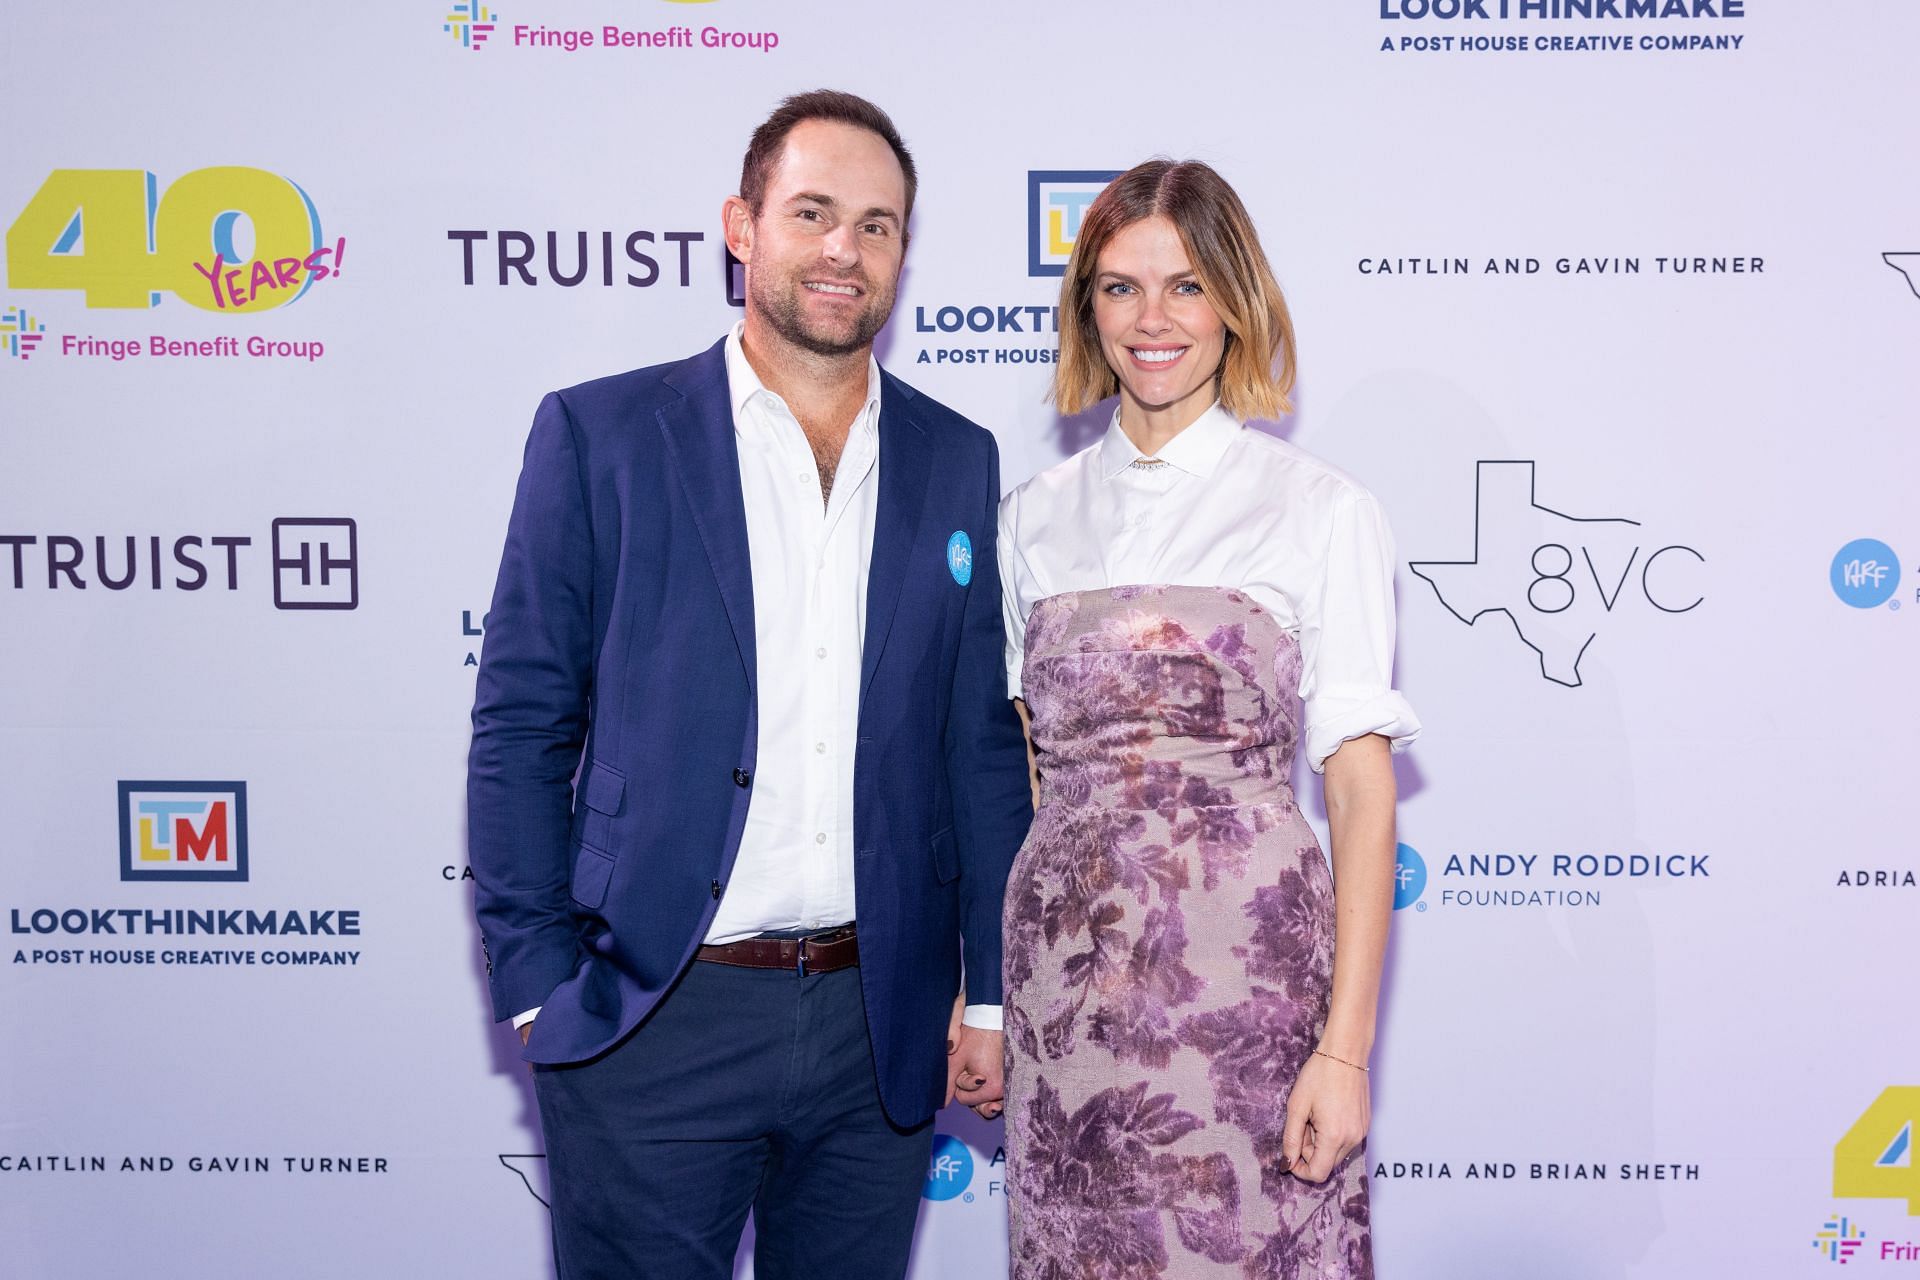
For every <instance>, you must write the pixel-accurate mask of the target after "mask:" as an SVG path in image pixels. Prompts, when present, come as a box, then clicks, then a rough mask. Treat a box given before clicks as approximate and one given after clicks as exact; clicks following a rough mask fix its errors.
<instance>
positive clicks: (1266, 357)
mask: <svg viewBox="0 0 1920 1280" xmlns="http://www.w3.org/2000/svg"><path fill="white" fill-rule="evenodd" d="M1154 217H1160V218H1165V219H1167V220H1168V221H1169V222H1171V223H1173V225H1174V227H1175V229H1177V230H1178V231H1179V233H1180V243H1181V244H1183V245H1184V246H1186V250H1187V258H1188V260H1189V261H1190V262H1192V263H1193V270H1194V274H1195V275H1196V276H1198V277H1199V280H1200V288H1201V289H1202V290H1203V291H1204V292H1205V294H1206V298H1207V301H1209V302H1211V303H1212V304H1213V309H1214V310H1215V311H1217V312H1218V313H1219V314H1220V319H1221V320H1222V321H1224V322H1225V324H1226V327H1227V337H1226V350H1225V351H1224V353H1223V354H1222V356H1221V360H1220V368H1219V370H1218V371H1217V372H1216V373H1215V375H1214V379H1215V382H1216V384H1217V390H1218V395H1219V398H1220V404H1221V406H1222V407H1223V408H1225V409H1226V411H1227V412H1228V413H1230V414H1232V415H1233V416H1234V417H1235V418H1238V419H1240V420H1241V421H1245V420H1246V419H1248V418H1277V417H1279V416H1280V415H1281V414H1283V413H1286V412H1288V411H1289V410H1290V409H1291V408H1292V407H1293V406H1292V404H1291V402H1290V401H1289V400H1288V399H1287V393H1288V392H1290V391H1292V390H1293V372H1294V349H1293V320H1292V318H1291V317H1289V316H1288V315H1287V300H1286V298H1285V297H1283V296H1282V295H1281V293H1280V283H1279V281H1277V280H1275V279H1274V278H1273V268H1272V267H1271V266H1269V265H1267V255H1266V253H1265V252H1264V251H1262V250H1261V248H1260V235H1259V233H1258V232H1257V231H1255V230H1254V229H1253V219H1252V218H1249V217H1248V216H1247V208H1246V206H1245V205H1243V204H1241V203H1240V197H1239V196H1237V195H1235V194H1234V190H1233V188H1232V187H1230V186H1228V185H1227V180H1226V179H1225V178H1222V177H1221V176H1220V175H1219V174H1218V173H1215V172H1214V171H1213V169H1212V168H1210V167H1209V166H1207V165H1205V164H1203V163H1201V162H1200V161H1198V160H1180V161H1174V160H1149V161H1147V162H1146V163H1145V164H1139V165H1135V166H1134V167H1133V168H1131V169H1129V170H1127V171H1126V172H1125V173H1123V174H1121V175H1120V176H1119V177H1117V178H1115V179H1114V180H1113V181H1112V182H1110V183H1108V184H1107V186H1106V189H1105V190H1103V191H1101V193H1100V194H1099V195H1098V196H1096V197H1095V198H1094V201H1093V204H1092V205H1090V206H1089V207H1088V209H1087V212H1086V214H1085V215H1084V216H1083V217H1082V219H1081V221H1080V234H1079V236H1078V237H1077V238H1076V239H1075V240H1074V242H1073V256H1072V257H1071V258H1070V259H1069V260H1068V262H1067V273H1066V276H1065V278H1064V279H1063V280H1062V281H1061V284H1060V360H1059V363H1058V364H1057V365H1056V366H1055V367H1054V375H1053V401H1054V404H1055V405H1056V406H1057V407H1058V408H1059V410H1060V412H1061V413H1064V414H1075V413H1084V412H1085V411H1086V410H1088V409H1091V408H1092V407H1093V406H1094V405H1096V404H1098V403H1100V401H1102V400H1104V399H1106V398H1107V397H1108V396H1110V395H1114V394H1115V393H1117V392H1118V391H1119V390H1120V380H1119V379H1118V378H1117V377H1116V376H1115V375H1114V372H1113V370H1112V368H1111V367H1109V366H1108V364H1107V358H1106V356H1105V354H1104V353H1103V352H1102V351H1101V349H1100V334H1099V331H1098V330H1097V329H1096V328H1095V327H1094V322H1093V301H1094V286H1095V282H1096V277H1097V275H1098V269H1099V264H1100V252H1101V250H1102V249H1104V248H1105V247H1106V245H1107V242H1108V241H1110V240H1112V239H1113V237H1114V236H1115V235H1116V234H1118V233H1119V232H1120V231H1122V230H1124V229H1125V228H1127V227H1130V226H1132V225H1133V224H1134V223H1136V222H1139V221H1141V220H1142V219H1145V218H1154Z"/></svg>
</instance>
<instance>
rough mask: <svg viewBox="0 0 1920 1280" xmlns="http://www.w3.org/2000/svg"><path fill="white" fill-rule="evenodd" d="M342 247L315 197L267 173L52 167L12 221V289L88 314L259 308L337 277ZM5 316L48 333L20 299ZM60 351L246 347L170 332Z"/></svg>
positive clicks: (66, 343) (256, 352) (274, 344)
mask: <svg viewBox="0 0 1920 1280" xmlns="http://www.w3.org/2000/svg"><path fill="white" fill-rule="evenodd" d="M346 253H347V241H346V237H344V236H340V237H336V238H333V239H331V240H329V239H328V238H327V237H326V234H325V232H324V231H323V230H322V228H321V225H320V211H319V208H318V207H317V206H316V205H315V204H314V202H313V199H312V197H311V196H309V195H308V194H307V193H306V192H305V191H304V190H302V189H301V187H300V185H299V184H298V183H296V182H294V181H292V180H291V179H288V178H285V177H282V176H281V175H279V174H277V173H269V172H267V171H266V170H264V169H252V168H246V167H243V166H237V165H223V166H218V167H214V168H208V169H195V170H193V171H192V172H190V173H184V174H182V175H180V177H178V178H176V179H175V180H174V181H173V182H172V183H171V184H169V185H168V186H166V187H165V188H164V189H163V188H162V187H161V185H160V182H159V180H158V179H157V178H156V177H155V176H154V175H153V174H151V173H149V172H147V171H146V170H143V169H55V170H54V171H53V172H51V173H50V174H48V175H47V177H46V179H45V181H43V182H42V183H41V184H40V187H39V189H38V190H37V191H35V192H34V193H33V196H32V198H30V199H29V200H28V201H27V204H26V207H25V208H23V209H22V210H21V211H20V213H19V215H18V216H17V217H15V218H14V220H13V223H12V225H11V226H9V227H8V228H7V244H6V263H7V286H8V288H9V289H14V290H56V291H67V292H77V293H79V294H80V295H81V297H82V298H83V300H84V302H85V305H86V307H87V308H88V309H89V310H96V309H99V310H125V311H145V310H148V309H150V308H152V307H154V306H156V305H158V304H159V303H160V302H161V300H162V299H163V298H164V296H165V295H167V294H172V295H174V296H175V297H177V298H179V299H181V300H182V301H184V302H186V303H189V304H190V305H192V306H194V307H197V308H199V309H201V310H203V311H213V312H219V313H223V314H230V315H256V314H258V313H261V312H265V311H272V310H274V309H276V308H279V307H284V306H286V305H287V304H288V303H291V302H294V301H297V300H298V299H300V298H302V297H304V296H306V294H307V292H308V290H310V289H312V288H313V286H314V285H316V284H318V283H320V282H321V281H323V280H329V279H334V278H337V277H338V276H339V275H340V268H341V264H342V262H343V260H344V259H345V257H346ZM8 314H9V316H15V317H17V322H16V323H14V324H12V325H11V328H10V332H12V333H18V334H20V335H21V336H22V337H26V336H29V335H31V337H32V338H33V340H35V341H37V340H38V338H39V336H40V334H41V333H42V332H43V331H44V329H45V325H44V324H41V323H40V322H39V321H38V320H37V319H36V318H32V317H29V316H28V313H27V311H26V309H25V308H24V307H22V306H19V305H18V304H17V303H15V304H12V305H11V309H10V310H9V312H8ZM280 348H287V349H286V350H281V349H280ZM296 348H299V349H296ZM54 349H55V350H57V351H58V352H59V354H62V355H83V356H109V357H111V358H112V359H114V360H122V359H126V358H128V357H129V356H138V355H142V354H146V355H151V356H191V357H218V356H237V355H240V354H241V352H242V347H241V344H240V343H239V342H237V341H236V340H235V339H233V338H230V337H219V338H212V339H204V338H189V339H185V340H181V339H176V338H171V337H168V336H167V335H164V334H151V335H145V336H144V340H143V339H142V338H128V337H125V336H114V337H95V336H93V335H91V334H73V333H68V334H63V335H60V338H59V341H58V343H56V344H55V347H54ZM320 350H321V346H320V344H319V343H318V342H284V341H279V340H271V341H270V340H266V339H261V338H255V339H250V340H248V342H247V343H246V346H245V353H246V354H248V355H252V356H289V355H292V356H300V355H304V356H306V357H307V358H308V359H315V358H318V356H319V354H320ZM22 354H23V355H24V353H22Z"/></svg>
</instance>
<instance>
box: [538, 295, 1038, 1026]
mask: <svg viewBox="0 0 1920 1280" xmlns="http://www.w3.org/2000/svg"><path fill="white" fill-rule="evenodd" d="M743 327H744V325H743V324H736V325H735V326H734V329H733V332H732V333H730V334H728V335H727V343H726V359H727V387H728V392H729V398H730V401H731V403H732V406H733V430H734V437H735V440H736V442H737V444H738V446H739V453H740V496H741V498H742V499H743V500H744V504H745V507H746V515H747V546H748V552H749V561H750V564H751V565H752V572H753V641H754V655H755V673H756V686H757V688H758V691H759V726H760V729H759V743H758V748H757V750H756V752H755V757H756V758H755V762H754V769H753V792H752V796H751V798H750V799H749V800H748V802H747V821H746V826H745V829H744V830H743V831H742V833H741V836H740V851H739V853H738V854H737V855H736V856H735V858H734V863H733V871H732V873H731V874H730V875H729V877H728V880H727V885H726V890H725V892H724V894H723V896H722V897H721V899H720V906H719V908H718V910H717V911H716V912H715V913H714V917H713V924H712V926H711V927H710V928H709V929H708V930H707V936H706V939H705V941H706V942H708V943H710V944H716V945H717V944H721V943H727V942H737V941H739V940H740V939H742V938H751V937H753V936H754V935H756V934H760V933H766V932H769V931H773V930H793V929H806V930H818V929H830V928H833V927H834V926H837V925H842V924H850V923H853V922H854V889H853V757H854V746H855V742H856V738H857V734H858V725H859V719H860V662H861V652H862V645H863V642H864V639H865V636H866V623H867V570H868V566H869V565H870V563H871V562H872V560H873V526H874V512H875V510H876V508H877V504H878V497H879V489H880V474H879V471H880V366H879V364H878V363H876V362H875V361H874V360H873V358H872V357H871V356H869V357H868V359H867V398H866V401H865V403H863V404H862V405H861V407H860V411H859V412H858V413H856V414H855V415H854V419H853V422H852V424H851V426H850V427H849V428H848V431H847V440H846V445H845V447H844V448H842V449H841V451H840V461H839V463H838V465H837V467H836V468H835V471H834V477H833V489H832V492H831V494H830V495H829V497H828V499H827V501H826V502H825V503H824V504H823V503H822V501H821V497H820V470H819V467H818V465H817V463H816V462H815V460H814V455H813V446H812V445H811V444H809V443H808V442H807V433H806V431H805V430H804V429H803V428H802V427H801V426H800V422H799V420H798V419H797V418H795V417H794V415H793V411H792V410H791V409H789V408H788V407H787V403H786V401H784V400H782V399H781V398H780V397H779V396H778V395H776V394H774V393H773V392H772V391H770V390H768V389H767V387H766V385H765V384H764V383H762V382H761V381H760V375H759V374H757V373H755V372H754V368H753V365H752V364H751V363H750V362H749V361H748V360H747V356H746V351H745V350H744V349H743V348H742V346H741V342H740V335H741V331H742V329H743ZM929 944H930V945H932V940H929ZM538 1012H539V1010H538V1009H531V1010H528V1011H527V1012H526V1013H523V1014H521V1015H519V1016H518V1017H516V1018H515V1019H514V1020H513V1021H514V1025H515V1026H516V1027H518V1026H520V1025H522V1024H524V1023H525V1022H527V1021H529V1020H531V1019H532V1017H533V1015H534V1014H536V1013H538ZM964 1018H965V1021H966V1022H967V1024H968V1025H970V1026H983V1027H989V1028H994V1029H997V1028H998V1027H999V1026H1000V1007H999V1006H998V1005H969V1006H967V1008H966V1010H965V1013H964Z"/></svg>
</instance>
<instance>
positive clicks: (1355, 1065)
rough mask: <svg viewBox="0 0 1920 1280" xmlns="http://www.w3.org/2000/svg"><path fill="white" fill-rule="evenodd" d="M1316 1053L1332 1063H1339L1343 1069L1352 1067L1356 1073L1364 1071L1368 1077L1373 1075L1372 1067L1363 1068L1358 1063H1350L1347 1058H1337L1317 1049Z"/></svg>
mask: <svg viewBox="0 0 1920 1280" xmlns="http://www.w3.org/2000/svg"><path fill="white" fill-rule="evenodd" d="M1314 1053H1316V1054H1318V1055H1319V1056H1320V1057H1322V1058H1327V1059H1329V1060H1331V1061H1334V1062H1337V1063H1339V1064H1340V1065H1341V1066H1343V1067H1352V1068H1353V1069H1354V1070H1355V1071H1364V1072H1366V1073H1367V1074H1368V1075H1372V1074H1373V1068H1372V1067H1363V1066H1361V1065H1360V1064H1359V1063H1357V1062H1348V1061H1347V1060H1346V1059H1345V1058H1335V1057H1334V1056H1333V1055H1332V1054H1330V1053H1328V1052H1326V1051H1325V1050H1323V1049H1315V1050H1314Z"/></svg>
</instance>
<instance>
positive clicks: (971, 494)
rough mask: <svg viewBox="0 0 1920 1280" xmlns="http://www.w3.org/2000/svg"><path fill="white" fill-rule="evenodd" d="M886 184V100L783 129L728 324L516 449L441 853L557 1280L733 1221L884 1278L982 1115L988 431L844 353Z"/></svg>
mask: <svg viewBox="0 0 1920 1280" xmlns="http://www.w3.org/2000/svg"><path fill="white" fill-rule="evenodd" d="M914 187H915V174H914V167H913V161H912V158H911V157H910V156H909V155H908V153H907V150H906V147H905V146H904V145H903V144H902V143H901V141H900V137H899V134H898V133H897V132H896V131H895V129H894V127H893V124H892V122H891V121H890V120H889V119H888V118H887V116H886V115H885V113H884V112H882V111H880V110H879V109H878V108H877V107H875V106H873V105H872V104H871V103H868V102H866V101H864V100H862V99H860V98H856V97H854V96H852V95H850V94H843V93H834V92H827V91H820V92H816V93H809V94H803V95H800V96H798V97H795V98H790V99H788V100H787V101H786V102H785V103H783V104H782V105H781V107H780V108H779V110H777V111H776V112H775V113H774V114H773V116H772V117H770V118H769V119H768V120H767V121H766V123H765V124H763V125H762V126H761V127H760V128H759V130H758V131H757V132H756V133H755V134H754V137H753V141H752V144H751V145H750V146H749V148H748V151H747V156H746V161H745V163H744V165H743V166H742V173H741V181H740V194H739V195H737V196H733V197H729V198H728V199H727V201H726V202H725V205H724V207H723V210H722V216H723V218H724V221H725V228H726V240H727V246H728V248H729V249H731V250H732V251H733V253H734V255H735V256H736V257H738V258H739V259H740V261H741V262H743V263H745V264H746V276H747V309H746V317H745V320H744V321H743V323H742V324H740V325H739V326H738V327H736V329H735V330H734V331H733V333H731V334H730V335H728V336H727V337H726V338H725V339H724V340H723V341H721V342H719V343H716V344H715V345H714V346H713V347H711V348H710V349H708V350H707V351H706V352H704V353H703V354H701V355H697V356H695V357H693V358H692V359H690V360H685V361H682V362H680V363H677V364H669V365H660V366H656V367H654V368H651V369H642V370H639V371H637V372H633V373H626V374H620V375H618V376H616V377H611V378H605V379H602V380H599V381H596V382H589V383H586V384H584V385H582V386H578V387H574V388H572V389H571V390H567V391H561V392H556V393H554V394H552V395H549V396H548V397H547V398H546V399H545V401H544V402H543V403H542V404H541V406H540V409H539V412H538V413H537V414H536V415H535V418H534V425H533V431H532V435H531V437H530V439H529V440H528V443H527V451H526V460H525V465H524V468H523V470H522V472H521V476H520V483H519V488H518V492H517V495H516V497H515V501H514V510H513V517H512V520H511V522H510V525H509V528H508V532H507V544H506V552H505V555H504V556H503V558H502V561H501V565H500V577H499V581H498V584H497V586H496V588H495V592H494V598H493V606H492V610H491V612H490V613H489V615H488V623H487V638H486V648H485V652H484V655H483V657H482V660H481V664H480V672H479V682H478V693H477V698H476V702H475V706H474V713H473V722H474V735H473V750H472V756H471V760H470V763H469V773H468V807H469V840H470V844H471V858H472V864H473V870H474V879H475V895H474V900H475V905H476V909H477V912H478V915H479V920H480V927H481V932H482V935H483V940H484V944H485V946H486V947H487V950H488V956H489V960H488V974H489V981H490V984H491V988H492V996H493V1006H494V1015H495V1017H496V1018H497V1019H504V1018H513V1019H514V1021H515V1022H516V1023H517V1024H520V1025H521V1031H522V1036H523V1038H524V1039H525V1041H526V1046H527V1047H526V1057H527V1059H528V1060H529V1061H531V1062H533V1063H535V1064H536V1066H535V1087H536V1091H537V1093H538V1096H539V1103H540V1118H541V1125H542V1128H543V1129H544V1130H545V1133H546V1141H547V1155H548V1162H549V1172H550V1175H551V1179H552V1186H553V1221H554V1242H555V1253H556V1256H557V1258H558V1261H559V1268H560V1274H561V1275H562V1276H563V1277H565V1278H566V1280H585V1278H586V1277H600V1276H607V1277H613V1276H618V1277H623V1278H625V1277H655V1276H658V1277H671V1278H673V1280H679V1278H681V1277H707V1276H713V1277H723V1276H730V1275H731V1274H732V1260H733V1254H734V1251H735V1250H736V1248H737V1247H738V1242H739V1239H740V1235H741V1231H742V1227H743V1224H744V1221H745V1218H746V1214H747V1212H748V1209H749V1208H750V1207H751V1208H752V1209H753V1211H754V1215H755V1225H756V1229H757V1245H756V1254H755V1262H756V1274H757V1275H758V1276H759V1277H760V1280H782V1278H783V1277H794V1278H796V1280H797V1278H800V1277H805V1278H806V1280H820V1277H825V1276H846V1277H859V1278H860V1280H868V1278H869V1277H885V1276H899V1275H902V1274H903V1273H904V1271H905V1269H906V1263H907V1253H908V1246H909V1244H910V1242H911V1238H912V1233H913V1223H914V1218H915V1214H916V1212H917V1210H918V1207H919V1196H920V1189H921V1186H922V1184H923V1182H924V1179H925V1177H926V1170H927V1160H928V1157H929V1152H930V1146H931V1135H932V1116H933V1113H934V1112H935V1111H936V1110H937V1109H938V1108H939V1107H940V1106H942V1105H943V1104H944V1103H945V1102H946V1101H948V1100H950V1099H951V1098H952V1097H953V1096H954V1091H955V1088H956V1082H957V1086H958V1089H959V1096H960V1097H961V1098H962V1099H963V1101H966V1102H967V1103H969V1104H970V1105H972V1106H974V1107H975V1109H976V1110H978V1111H980V1112H981V1113H982V1114H986V1115H992V1114H997V1112H998V1108H999V1105H1000V1103H999V1099H1000V1096H1001V1088H1002V1064H1001V1044H1000V1035H999V1032H998V1030H997V1028H998V1026H999V1021H998V1019H999V1008H998V1002H999V999H1000V904H1001V897H1002V894H1003V891H1004V888H1005V882H1006V877H1007V870H1008V867H1009V865H1010V863H1011V861H1012V858H1013V855H1014V852H1015V850H1016V849H1017V848H1018V846H1019V843H1020V841H1021V839H1022V837H1023V836H1024V835H1025V830H1026V826H1027V823H1028V821H1029V818H1030V816H1031V807H1030V800H1029V791H1028V784H1027V763H1026V752H1025V744H1024V740H1023V737H1022V734H1021V730H1020V727H1019V723H1018V721H1017V719H1016V718H1015V712H1014V710H1013V707H1012V704H1011V703H1010V702H1009V701H1008V700H1007V698H1006V694H1005V681H1004V674H1003V671H1002V667H1001V644H1002V639H1001V624H1000V587H999V581H998V575H997V571H996V568H995V556H994V536H995V528H996V520H995V509H996V506H997V504H998V502H999V497H1000V481H999V463H998V457H997V454H996V451H995V448H994V444H993V439H992V437H991V436H990V435H989V434H988V433H987V432H985V431H983V430H982V429H980V428H979V427H977V426H974V425H973V424H972V423H969V422H968V421H967V420H966V419H964V418H961V417H960V416H958V415H957V414H955V413H953V412H952V411H951V410H948V409H947V408H945V407H943V406H941V405H939V404H936V403H934V402H933V401H932V400H929V399H928V398H927V397H926V396H923V395H920V394H918V393H916V392H915V391H913V390H912V389H911V388H909V387H908V386H906V385H905V384H904V383H902V382H900V381H898V380H897V379H895V378H893V377H891V376H890V375H887V374H884V373H882V372H881V371H880V369H879V366H878V365H877V364H876V363H875V362H874V359H873V355H872V344H873V338H874V335H875V334H876V333H878V332H879V330H880V328H881V326H882V325H884V324H885V323H886V320H887V317H888V315H889V313H890V312H891V311H892V308H893V301H894V293H895V289H896V286H897V283H898V281H899V276H900V267H901V262H902V260H903V257H904V254H905V250H906V245H907V222H908V216H909V214H910V213H911V211H912V206H913V196H914ZM963 951H964V961H965V1000H966V1001H967V1004H966V1010H965V1014H966V1016H965V1017H964V1019H961V1020H953V1015H954V1014H955V1013H956V1012H957V1010H956V1007H955V1006H956V1001H955V993H956V992H959V991H961V989H962V988H961V982H962V970H961V964H962V952H963Z"/></svg>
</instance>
